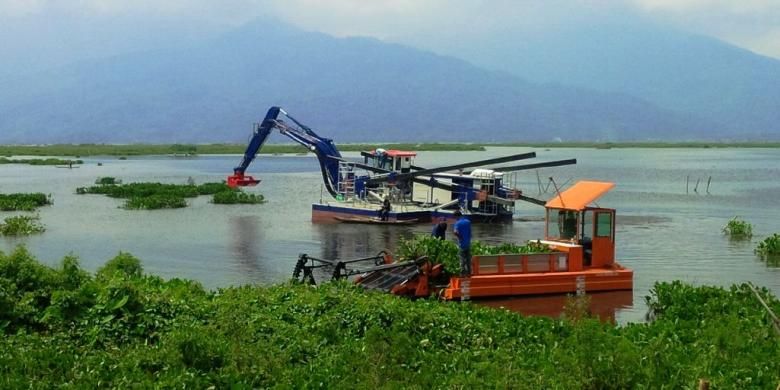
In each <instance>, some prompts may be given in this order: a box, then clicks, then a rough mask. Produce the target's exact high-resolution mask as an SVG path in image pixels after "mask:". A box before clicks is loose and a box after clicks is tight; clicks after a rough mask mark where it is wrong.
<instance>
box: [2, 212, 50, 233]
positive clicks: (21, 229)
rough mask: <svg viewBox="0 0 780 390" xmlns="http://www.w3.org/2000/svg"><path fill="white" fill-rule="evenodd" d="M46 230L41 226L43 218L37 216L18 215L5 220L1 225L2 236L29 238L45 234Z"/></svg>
mask: <svg viewBox="0 0 780 390" xmlns="http://www.w3.org/2000/svg"><path fill="white" fill-rule="evenodd" d="M44 231H46V228H45V227H44V226H43V225H42V224H41V218H40V217H38V216H37V215H35V216H30V215H18V216H15V217H8V218H5V220H4V223H1V224H0V236H29V235H30V234H36V233H43V232H44Z"/></svg>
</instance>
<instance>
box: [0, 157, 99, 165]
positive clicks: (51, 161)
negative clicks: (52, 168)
mask: <svg viewBox="0 0 780 390" xmlns="http://www.w3.org/2000/svg"><path fill="white" fill-rule="evenodd" d="M83 163H84V161H81V160H61V159H58V158H31V159H17V160H14V159H9V158H5V157H0V164H27V165H73V164H83Z"/></svg>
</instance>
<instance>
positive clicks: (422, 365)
mask: <svg viewBox="0 0 780 390" xmlns="http://www.w3.org/2000/svg"><path fill="white" fill-rule="evenodd" d="M0 292H2V294H0V335H2V336H3V337H2V340H0V367H2V370H1V371H2V375H0V388H23V387H29V386H30V383H34V384H35V387H41V388H51V387H75V388H96V387H111V388H152V387H155V388H156V387H161V388H166V387H187V388H190V387H191V388H270V387H283V388H313V387H326V388H407V387H411V388H568V389H579V388H582V389H626V388H661V387H668V388H693V387H695V386H696V385H697V384H698V383H699V381H700V380H706V381H708V382H709V383H710V384H711V385H712V386H713V387H718V388H763V389H769V388H772V389H773V388H775V387H776V386H777V383H778V381H780V360H779V359H777V356H780V334H778V333H776V329H775V328H773V325H772V323H771V321H772V318H771V316H770V314H769V310H773V311H775V312H780V301H778V300H777V298H776V297H774V296H773V295H772V294H771V293H770V292H769V291H768V290H766V289H755V288H754V287H753V286H752V285H750V284H742V285H734V286H731V287H730V288H722V287H713V286H693V285H690V284H685V283H682V282H662V283H656V284H655V285H654V287H653V289H652V290H651V291H650V296H649V297H646V300H647V302H648V307H649V309H650V313H648V322H646V323H632V324H626V325H615V324H611V323H604V322H601V321H599V320H598V319H596V318H592V317H590V316H588V315H587V313H584V315H583V316H578V315H569V314H568V313H566V312H564V316H562V317H561V318H548V317H525V316H522V315H520V314H518V313H514V312H511V311H507V310H502V309H495V308H489V307H482V306H479V305H474V304H471V303H458V302H441V301H438V300H436V299H435V298H431V299H418V300H409V299H405V298H401V297H396V296H392V295H389V294H384V293H378V292H367V291H364V290H363V289H362V288H360V287H356V286H355V285H352V284H350V283H347V282H344V281H340V282H333V283H325V284H321V285H319V286H316V287H315V286H309V285H306V284H299V283H292V282H290V283H281V284H276V285H272V286H252V285H246V286H237V287H225V288H220V289H218V290H207V289H205V288H203V286H201V285H200V284H199V283H198V282H196V281H192V280H184V279H175V278H174V279H170V280H165V279H162V278H161V277H159V276H154V275H150V274H147V273H145V272H144V271H143V266H142V263H141V261H140V260H139V259H137V258H135V257H133V256H132V255H131V254H129V253H121V252H120V253H119V255H117V256H116V257H115V258H113V259H112V260H109V261H108V262H107V263H106V264H105V265H104V266H103V267H101V268H99V269H98V270H97V272H95V273H92V272H88V271H87V270H84V269H83V268H82V267H81V266H80V265H79V260H78V258H77V257H75V256H74V255H68V256H66V257H65V258H63V259H62V261H61V262H60V264H59V265H57V266H54V267H51V266H48V265H45V264H43V263H41V262H39V261H38V260H37V259H36V258H35V257H33V255H32V254H31V253H30V252H29V251H28V250H27V249H26V248H25V247H23V246H20V247H17V248H16V250H14V251H13V252H11V253H8V254H4V253H3V252H0ZM762 305H766V306H762ZM767 308H771V309H767ZM573 314H576V313H573Z"/></svg>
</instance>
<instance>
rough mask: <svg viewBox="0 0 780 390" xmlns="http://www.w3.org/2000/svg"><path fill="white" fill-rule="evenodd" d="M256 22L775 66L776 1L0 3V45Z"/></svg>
mask: <svg viewBox="0 0 780 390" xmlns="http://www.w3.org/2000/svg"><path fill="white" fill-rule="evenodd" d="M262 16H271V17H276V18H279V19H281V20H283V21H286V22H290V23H293V24H295V25H297V26H299V27H302V28H304V29H307V30H311V31H320V32H325V33H328V34H331V35H336V36H371V37H375V38H379V39H382V40H385V41H389V42H398V43H405V44H412V45H416V46H418V47H422V48H425V49H429V50H434V51H437V48H438V46H441V45H446V44H447V42H448V40H453V39H461V38H462V37H464V36H467V35H468V36H471V35H473V36H479V35H480V34H495V33H496V32H498V33H500V32H501V31H502V30H509V29H512V30H513V31H520V32H524V31H527V32H529V33H533V32H535V31H540V30H544V29H550V28H560V27H561V26H566V25H570V24H572V23H578V22H583V21H586V22H587V21H588V20H591V21H600V20H604V21H615V20H621V19H625V20H631V19H632V18H642V19H647V20H651V21H653V22H656V23H661V24H666V25H670V26H672V27H675V28H677V29H680V30H683V31H689V32H694V33H700V34H704V35H708V36H712V37H715V38H718V39H721V40H724V41H726V42H729V43H732V44H734V45H737V46H740V47H743V48H746V49H748V50H751V51H754V52H756V53H759V54H763V55H767V56H772V57H775V58H780V0H601V1H596V0H566V1H564V0H538V1H527V0H492V1H487V0H376V1H370V0H330V1H322V0H223V1H213V0H192V1H185V0H165V1H159V0H135V1H126V0H0V41H2V40H8V39H9V36H11V34H13V36H12V37H13V38H14V39H15V40H16V41H17V42H18V44H23V43H24V38H21V39H20V38H19V37H20V35H19V32H18V31H20V30H11V29H8V28H4V27H3V25H6V26H14V25H17V26H18V25H19V24H20V23H21V22H20V21H29V22H30V23H32V25H35V26H42V27H41V29H40V31H41V33H42V34H43V33H46V32H47V31H48V32H49V33H51V30H52V29H51V28H49V29H47V28H45V25H47V24H49V23H56V22H57V20H59V19H61V18H69V17H77V18H79V20H80V21H81V22H82V23H90V22H95V23H106V21H109V22H110V21H112V20H119V19H121V20H123V21H125V23H127V22H126V21H127V20H138V21H139V22H142V21H146V22H148V21H156V22H158V23H163V24H164V23H165V22H166V21H176V22H186V23H192V24H193V31H192V32H191V33H192V34H195V35H197V28H198V27H199V26H202V28H203V29H206V30H209V29H216V28H217V27H214V26H237V25H240V24H243V23H245V22H247V21H250V20H253V19H255V18H258V17H262ZM15 23H16V24H15ZM21 31H24V33H23V34H22V37H25V36H26V37H28V38H29V39H31V40H34V39H36V37H35V36H34V35H35V34H36V32H37V30H36V29H35V28H29V27H28V28H27V29H24V30H21ZM0 45H2V43H0Z"/></svg>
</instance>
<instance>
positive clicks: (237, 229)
mask: <svg viewBox="0 0 780 390" xmlns="http://www.w3.org/2000/svg"><path fill="white" fill-rule="evenodd" d="M258 219H259V218H258V217H257V216H253V215H241V216H234V217H232V218H230V220H229V224H230V237H231V246H230V249H231V253H232V255H233V258H234V259H235V260H236V262H237V263H236V265H237V268H238V271H239V272H241V273H242V274H248V275H258V274H260V273H261V271H262V270H261V266H260V261H258V260H259V258H260V250H259V247H258V246H259V243H260V242H263V237H262V230H261V229H258V223H259V221H258Z"/></svg>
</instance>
